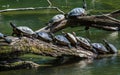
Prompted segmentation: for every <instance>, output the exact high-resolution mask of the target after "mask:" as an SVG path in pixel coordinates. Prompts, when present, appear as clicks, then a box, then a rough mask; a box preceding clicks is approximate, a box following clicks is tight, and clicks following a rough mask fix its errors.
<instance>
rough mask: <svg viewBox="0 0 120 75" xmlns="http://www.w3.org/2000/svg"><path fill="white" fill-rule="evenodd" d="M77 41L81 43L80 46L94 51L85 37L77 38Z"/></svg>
mask: <svg viewBox="0 0 120 75" xmlns="http://www.w3.org/2000/svg"><path fill="white" fill-rule="evenodd" d="M76 39H77V41H78V42H79V44H80V46H82V47H84V48H86V49H92V46H91V44H90V43H89V41H88V40H87V39H85V38H83V37H76Z"/></svg>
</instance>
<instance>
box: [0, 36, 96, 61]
mask: <svg viewBox="0 0 120 75" xmlns="http://www.w3.org/2000/svg"><path fill="white" fill-rule="evenodd" d="M27 53H33V54H37V55H42V56H51V57H62V56H73V57H79V58H94V57H96V54H94V53H92V52H91V51H88V50H85V49H83V48H81V47H78V48H77V49H76V48H74V47H73V48H71V49H69V48H68V47H66V46H59V45H54V44H53V43H47V42H44V41H41V40H38V39H31V38H27V37H23V38H21V39H17V40H15V41H14V42H12V43H11V44H9V45H8V46H0V59H1V60H2V59H9V58H14V57H19V56H20V55H23V54H27Z"/></svg>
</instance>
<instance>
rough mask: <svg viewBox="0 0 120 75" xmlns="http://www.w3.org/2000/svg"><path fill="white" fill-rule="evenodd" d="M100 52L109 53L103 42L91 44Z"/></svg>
mask: <svg viewBox="0 0 120 75" xmlns="http://www.w3.org/2000/svg"><path fill="white" fill-rule="evenodd" d="M91 45H92V46H93V48H94V49H96V51H97V52H98V53H101V54H105V53H108V50H107V49H106V48H105V47H104V45H103V44H102V43H92V44H91Z"/></svg>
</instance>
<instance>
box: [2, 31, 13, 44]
mask: <svg viewBox="0 0 120 75" xmlns="http://www.w3.org/2000/svg"><path fill="white" fill-rule="evenodd" d="M0 39H4V40H5V42H7V43H11V42H12V40H11V39H10V38H7V36H6V35H4V34H2V33H0Z"/></svg>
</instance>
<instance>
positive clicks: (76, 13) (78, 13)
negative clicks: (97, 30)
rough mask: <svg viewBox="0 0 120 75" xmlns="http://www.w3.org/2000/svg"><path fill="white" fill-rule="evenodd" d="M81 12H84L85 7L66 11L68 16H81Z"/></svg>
mask: <svg viewBox="0 0 120 75" xmlns="http://www.w3.org/2000/svg"><path fill="white" fill-rule="evenodd" d="M82 14H85V9H83V8H74V9H72V10H71V11H70V12H69V13H68V16H81V15H82Z"/></svg>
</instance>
